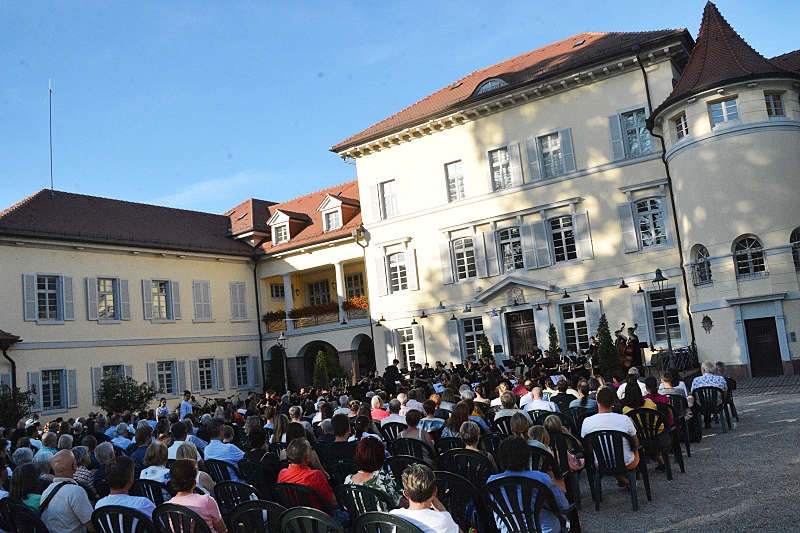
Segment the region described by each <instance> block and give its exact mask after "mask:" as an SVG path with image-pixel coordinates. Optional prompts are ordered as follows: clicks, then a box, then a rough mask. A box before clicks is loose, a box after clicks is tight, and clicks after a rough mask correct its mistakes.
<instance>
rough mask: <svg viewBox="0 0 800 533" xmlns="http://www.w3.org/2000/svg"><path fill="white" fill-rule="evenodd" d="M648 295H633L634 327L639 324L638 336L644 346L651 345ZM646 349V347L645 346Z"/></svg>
mask: <svg viewBox="0 0 800 533" xmlns="http://www.w3.org/2000/svg"><path fill="white" fill-rule="evenodd" d="M646 297H647V293H646V292H643V293H634V294H632V295H631V313H632V316H633V324H631V326H633V325H634V324H638V325H639V327H638V328H637V329H636V336H637V337H639V342H640V343H641V344H642V345H647V344H650V318H649V317H648V315H647V304H646V302H645V298H646ZM643 348H644V346H643Z"/></svg>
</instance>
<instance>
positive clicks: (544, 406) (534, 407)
mask: <svg viewBox="0 0 800 533" xmlns="http://www.w3.org/2000/svg"><path fill="white" fill-rule="evenodd" d="M525 410H526V411H551V412H553V413H555V412H557V411H558V406H557V405H556V404H554V403H553V402H548V401H547V400H531V401H530V402H528V403H527V405H526V406H525Z"/></svg>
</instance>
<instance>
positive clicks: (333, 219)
mask: <svg viewBox="0 0 800 533" xmlns="http://www.w3.org/2000/svg"><path fill="white" fill-rule="evenodd" d="M323 220H324V224H325V231H326V232H327V231H334V230H337V229H339V228H341V227H342V211H341V210H340V209H334V210H333V211H328V212H326V213H323Z"/></svg>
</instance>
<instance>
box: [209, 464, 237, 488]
mask: <svg viewBox="0 0 800 533" xmlns="http://www.w3.org/2000/svg"><path fill="white" fill-rule="evenodd" d="M205 465H206V472H207V473H208V475H209V476H211V479H213V480H214V482H215V483H220V482H222V481H233V477H232V476H231V473H234V474H235V475H236V477H237V478H238V479H242V475H241V473H240V472H239V469H238V468H236V467H235V466H233V465H232V464H230V463H226V462H225V461H218V460H216V459H208V460H207V461H206V462H205Z"/></svg>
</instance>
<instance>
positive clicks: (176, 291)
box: [169, 281, 181, 320]
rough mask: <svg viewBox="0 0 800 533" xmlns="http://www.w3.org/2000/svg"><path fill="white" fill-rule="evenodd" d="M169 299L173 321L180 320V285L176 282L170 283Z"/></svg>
mask: <svg viewBox="0 0 800 533" xmlns="http://www.w3.org/2000/svg"><path fill="white" fill-rule="evenodd" d="M169 287H170V291H169V294H170V297H171V298H172V319H173V320H180V319H181V290H180V285H179V283H178V282H177V281H170V282H169Z"/></svg>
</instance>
